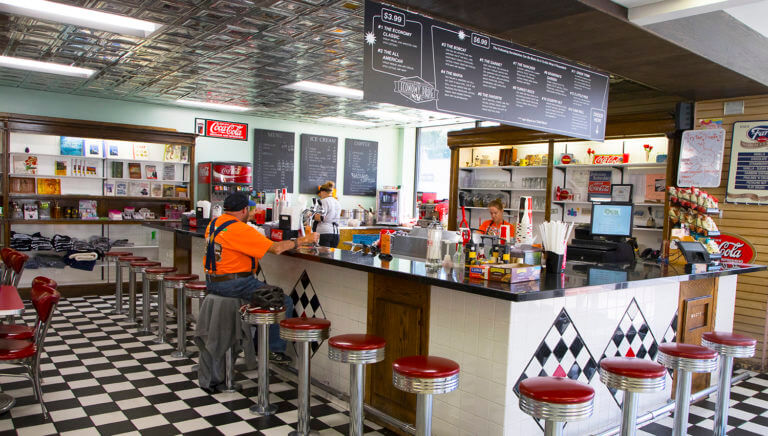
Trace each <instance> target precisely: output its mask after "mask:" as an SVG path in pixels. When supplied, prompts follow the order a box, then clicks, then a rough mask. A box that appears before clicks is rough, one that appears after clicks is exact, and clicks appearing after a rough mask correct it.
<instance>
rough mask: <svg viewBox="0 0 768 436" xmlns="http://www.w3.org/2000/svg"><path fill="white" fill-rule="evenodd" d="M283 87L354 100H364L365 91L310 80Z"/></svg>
mask: <svg viewBox="0 0 768 436" xmlns="http://www.w3.org/2000/svg"><path fill="white" fill-rule="evenodd" d="M282 87H283V88H285V89H293V90H294V91H306V92H314V93H316V94H325V95H332V96H334V97H344V98H352V99H355V100H362V99H363V91H361V90H359V89H352V88H345V87H343V86H336V85H326V84H325V83H319V82H311V81H309V80H302V81H301V82H296V83H291V84H289V85H283V86H282Z"/></svg>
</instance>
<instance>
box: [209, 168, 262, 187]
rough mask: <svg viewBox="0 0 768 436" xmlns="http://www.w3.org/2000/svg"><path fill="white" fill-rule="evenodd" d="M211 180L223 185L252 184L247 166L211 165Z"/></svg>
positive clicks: (249, 169)
mask: <svg viewBox="0 0 768 436" xmlns="http://www.w3.org/2000/svg"><path fill="white" fill-rule="evenodd" d="M212 178H213V180H215V181H217V182H224V183H251V182H253V178H252V177H251V167H250V166H249V165H233V164H213V171H212Z"/></svg>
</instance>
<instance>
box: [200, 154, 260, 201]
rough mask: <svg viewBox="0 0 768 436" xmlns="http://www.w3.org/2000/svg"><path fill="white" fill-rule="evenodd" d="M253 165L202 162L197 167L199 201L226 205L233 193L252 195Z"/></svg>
mask: <svg viewBox="0 0 768 436" xmlns="http://www.w3.org/2000/svg"><path fill="white" fill-rule="evenodd" d="M252 189H253V165H252V164H251V163H249V162H201V163H199V164H198V165H197V199H198V200H208V201H210V202H211V206H216V205H217V204H218V205H221V206H223V205H224V199H225V198H227V195H229V194H231V193H233V192H245V193H246V194H249V195H250V193H251V190H252Z"/></svg>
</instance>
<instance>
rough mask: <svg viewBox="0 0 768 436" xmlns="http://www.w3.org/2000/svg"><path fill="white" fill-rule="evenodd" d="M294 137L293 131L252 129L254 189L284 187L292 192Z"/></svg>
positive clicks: (262, 189) (267, 189)
mask: <svg viewBox="0 0 768 436" xmlns="http://www.w3.org/2000/svg"><path fill="white" fill-rule="evenodd" d="M295 138H296V134H295V133H294V132H280V131H277V130H263V129H254V131H253V167H254V168H255V171H254V177H253V189H254V191H271V190H274V189H282V188H286V190H287V191H288V192H293V168H294V158H293V150H294V143H295V140H296V139H295Z"/></svg>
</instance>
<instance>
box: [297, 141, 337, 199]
mask: <svg viewBox="0 0 768 436" xmlns="http://www.w3.org/2000/svg"><path fill="white" fill-rule="evenodd" d="M338 145H339V138H336V137H333V136H322V135H311V134H307V133H302V134H301V151H300V157H299V193H301V194H317V187H318V186H320V185H322V184H323V183H325V182H327V181H329V180H331V181H333V182H335V181H336V155H337V149H338Z"/></svg>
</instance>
